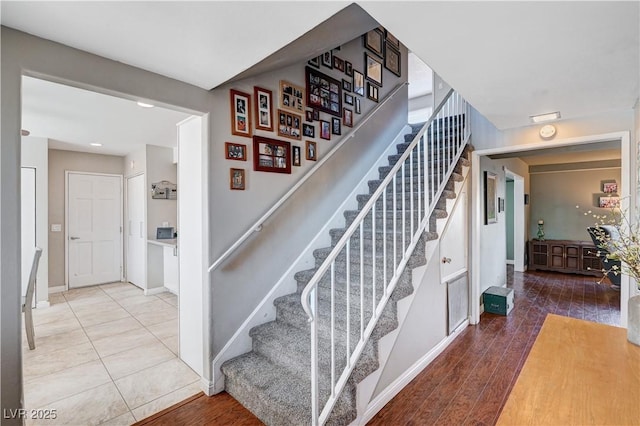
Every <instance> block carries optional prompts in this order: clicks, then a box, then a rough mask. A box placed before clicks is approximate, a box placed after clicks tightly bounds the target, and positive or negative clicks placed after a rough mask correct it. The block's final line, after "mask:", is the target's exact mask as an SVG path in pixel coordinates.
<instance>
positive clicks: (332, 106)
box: [305, 67, 342, 117]
mask: <svg viewBox="0 0 640 426" xmlns="http://www.w3.org/2000/svg"><path fill="white" fill-rule="evenodd" d="M305 69H306V78H305V80H306V85H307V87H306V89H307V90H306V92H307V106H308V107H310V108H314V109H318V110H320V111H323V112H326V113H327V114H331V115H335V116H337V117H341V116H342V83H341V82H340V81H338V80H336V79H335V78H332V77H329V76H328V75H326V74H323V73H321V72H320V71H318V70H315V69H313V68H311V67H306V68H305Z"/></svg>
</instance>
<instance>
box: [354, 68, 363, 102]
mask: <svg viewBox="0 0 640 426" xmlns="http://www.w3.org/2000/svg"><path fill="white" fill-rule="evenodd" d="M353 93H355V94H356V95H360V96H364V74H362V73H361V72H360V71H356V70H353Z"/></svg>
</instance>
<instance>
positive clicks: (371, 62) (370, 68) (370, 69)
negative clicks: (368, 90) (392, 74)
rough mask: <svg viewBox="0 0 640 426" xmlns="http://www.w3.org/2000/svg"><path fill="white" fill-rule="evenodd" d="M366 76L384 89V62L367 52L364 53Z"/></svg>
mask: <svg viewBox="0 0 640 426" xmlns="http://www.w3.org/2000/svg"><path fill="white" fill-rule="evenodd" d="M364 76H365V78H366V79H367V80H369V81H370V82H372V83H375V84H377V85H378V86H380V87H382V62H380V59H377V58H375V57H374V56H371V55H370V54H368V53H367V52H365V53H364Z"/></svg>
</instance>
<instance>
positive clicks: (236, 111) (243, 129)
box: [229, 89, 252, 138]
mask: <svg viewBox="0 0 640 426" xmlns="http://www.w3.org/2000/svg"><path fill="white" fill-rule="evenodd" d="M229 103H230V110H231V134H232V135H235V136H244V137H246V138H250V137H251V134H252V132H251V95H250V94H248V93H244V92H241V91H239V90H235V89H229Z"/></svg>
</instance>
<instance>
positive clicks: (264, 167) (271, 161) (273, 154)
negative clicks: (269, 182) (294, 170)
mask: <svg viewBox="0 0 640 426" xmlns="http://www.w3.org/2000/svg"><path fill="white" fill-rule="evenodd" d="M253 169H254V170H256V171H258V172H272V173H291V144H290V143H289V142H284V141H279V140H276V139H270V138H265V137H263V136H254V137H253Z"/></svg>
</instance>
